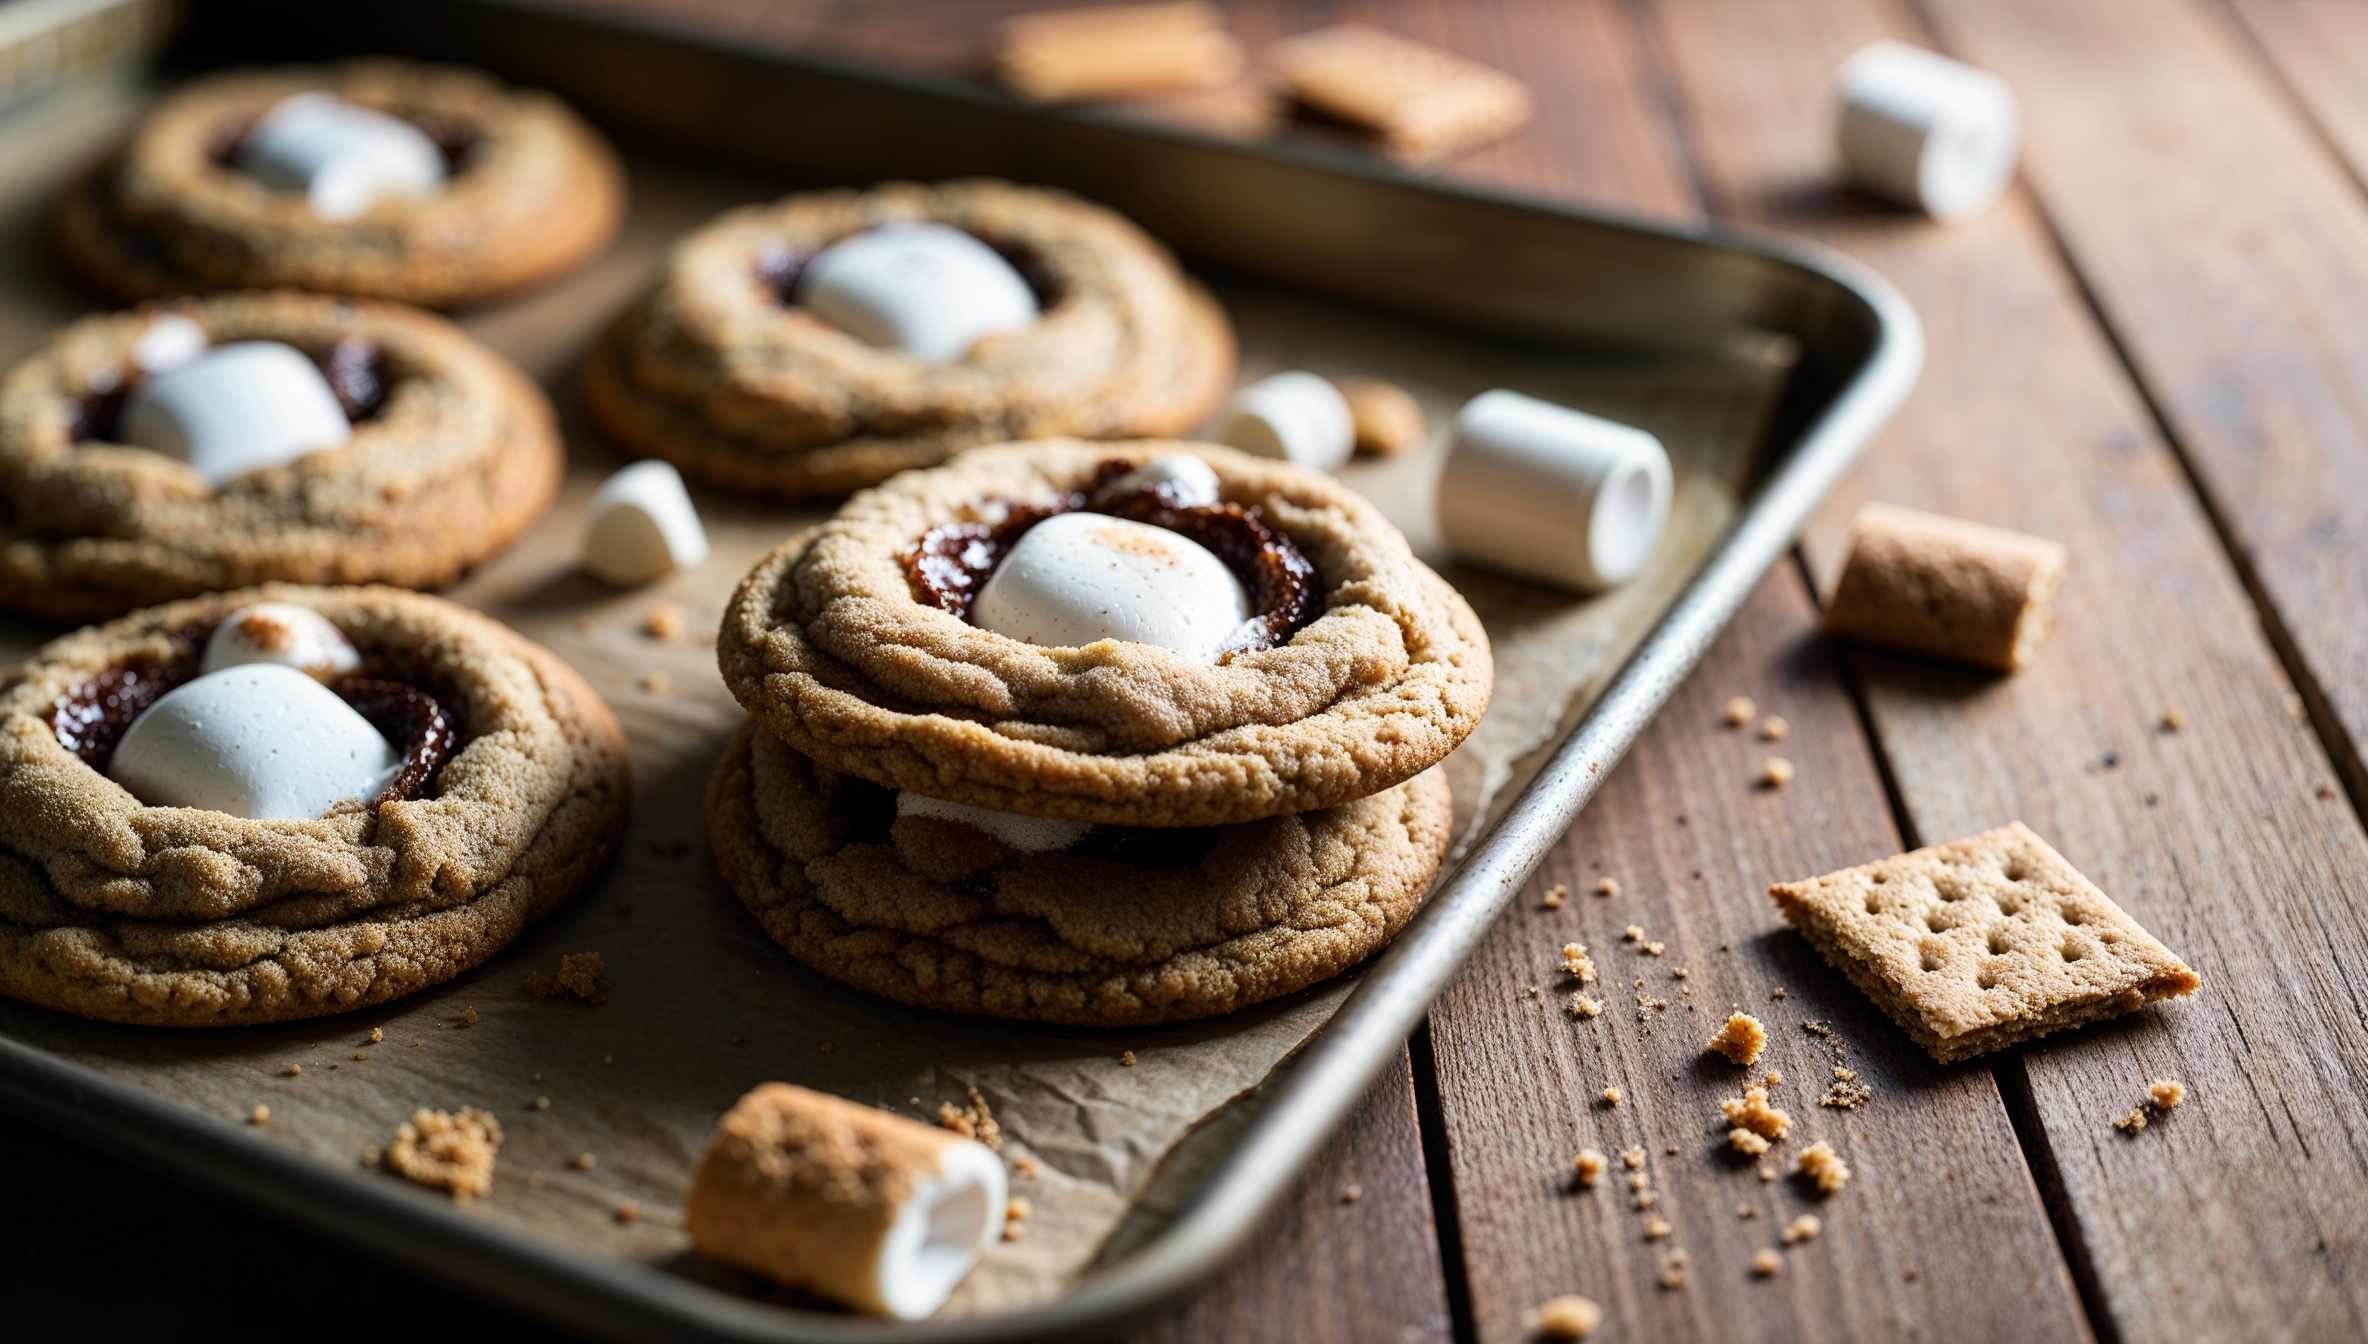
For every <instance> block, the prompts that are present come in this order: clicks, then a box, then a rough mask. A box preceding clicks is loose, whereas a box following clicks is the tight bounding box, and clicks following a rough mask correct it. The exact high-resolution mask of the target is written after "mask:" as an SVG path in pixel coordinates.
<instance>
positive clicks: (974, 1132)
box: [937, 1087, 1003, 1149]
mask: <svg viewBox="0 0 2368 1344" xmlns="http://www.w3.org/2000/svg"><path fill="white" fill-rule="evenodd" d="M937 1123H938V1125H939V1126H940V1127H942V1128H945V1129H950V1130H952V1131H954V1132H955V1133H956V1134H959V1135H961V1136H962V1137H963V1138H966V1139H976V1140H978V1141H979V1142H980V1143H983V1144H985V1145H987V1146H988V1147H989V1148H998V1149H999V1148H1001V1147H1002V1146H1003V1126H1001V1125H999V1124H997V1123H995V1113H994V1112H993V1111H991V1110H988V1109H987V1099H986V1098H985V1097H982V1096H980V1095H979V1094H978V1089H977V1088H975V1087H974V1088H971V1089H970V1104H969V1105H968V1106H956V1105H955V1104H954V1103H952V1102H950V1101H948V1102H943V1103H940V1104H939V1106H938V1108H937Z"/></svg>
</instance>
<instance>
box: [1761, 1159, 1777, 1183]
mask: <svg viewBox="0 0 2368 1344" xmlns="http://www.w3.org/2000/svg"><path fill="white" fill-rule="evenodd" d="M1759 1175H1760V1179H1761V1180H1763V1181H1772V1180H1775V1179H1776V1169H1775V1168H1774V1167H1771V1166H1769V1165H1768V1164H1767V1163H1765V1162H1763V1163H1761V1164H1760V1172H1759Z"/></svg>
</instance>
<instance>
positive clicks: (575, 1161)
mask: <svg viewBox="0 0 2368 1344" xmlns="http://www.w3.org/2000/svg"><path fill="white" fill-rule="evenodd" d="M567 1165H569V1166H571V1167H574V1168H575V1169H576V1170H578V1171H590V1170H592V1168H594V1167H596V1166H599V1165H600V1159H599V1158H597V1157H594V1156H592V1154H590V1153H578V1154H576V1155H575V1156H574V1157H571V1158H569V1159H567Z"/></svg>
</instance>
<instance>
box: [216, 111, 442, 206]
mask: <svg viewBox="0 0 2368 1344" xmlns="http://www.w3.org/2000/svg"><path fill="white" fill-rule="evenodd" d="M236 161H237V163H238V166H239V168H240V169H242V170H243V171H245V172H246V173H247V174H248V175H249V176H252V177H253V178H255V180H257V181H259V182H261V183H262V184H263V185H265V186H267V187H270V188H271V189H272V190H274V191H301V192H303V193H304V195H305V201H306V203H307V204H308V205H310V206H311V207H312V212H313V213H314V214H316V215H318V216H320V217H321V218H322V219H330V220H346V219H352V218H354V217H356V216H358V215H360V214H361V213H362V212H363V211H365V210H368V209H369V208H370V207H371V206H372V205H374V204H376V203H377V202H378V201H379V199H380V198H382V197H386V196H425V195H428V194H430V193H432V192H434V191H435V190H436V189H437V188H438V187H440V186H442V185H443V183H444V152H443V151H442V150H440V149H438V148H436V142H435V141H433V140H430V139H429V138H428V137H427V133H426V132H424V131H422V130H420V129H419V128H418V127H417V126H414V125H412V124H411V123H410V122H407V121H404V120H402V119H401V118H399V117H390V116H388V115H387V114H386V113H384V112H379V111H375V110H373V109H371V108H367V107H361V106H358V105H356V104H353V103H349V102H347V101H345V100H344V99H342V98H339V97H338V96H337V95H336V94H333V93H328V92H325V91H321V90H315V91H313V92H311V93H300V94H297V95H295V96H294V97H292V98H286V99H283V100H281V101H280V102H279V104H278V105H276V106H274V107H273V108H272V109H271V110H270V111H268V112H266V113H264V114H263V115H262V116H261V117H259V118H257V119H256V121H255V124H254V126H253V127H252V128H250V129H249V130H248V131H247V133H246V136H245V137H244V138H243V139H241V140H240V141H239V145H238V153H237V156H236Z"/></svg>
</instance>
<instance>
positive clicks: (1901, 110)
mask: <svg viewBox="0 0 2368 1344" xmlns="http://www.w3.org/2000/svg"><path fill="white" fill-rule="evenodd" d="M1834 84H1835V88H1836V90H1837V91H1838V92H1839V93H1840V95H1841V99H1842V117H1841V124H1840V128H1839V139H1840V143H1841V153H1842V163H1843V165H1844V167H1845V168H1847V169H1848V170H1849V173H1850V177H1851V180H1852V181H1854V182H1856V183H1857V184H1858V185H1859V186H1860V187H1862V188H1864V189H1865V190H1867V191H1870V192H1872V193H1874V194H1875V195H1878V196H1881V197H1884V198H1886V199H1888V200H1891V201H1895V202H1897V203H1899V204H1901V205H1905V206H1910V207H1913V208H1916V209H1920V210H1922V211H1924V212H1925V213H1926V214H1928V215H1930V216H1932V217H1933V218H1934V219H1939V220H1959V219H1966V218H1969V217H1971V216H1973V215H1976V214H1979V213H1980V212H1981V211H1982V210H1984V209H1986V208H1987V207H1988V206H1989V204H1990V203H1991V202H1992V201H1995V200H1997V199H1998V195H1999V193H2001V192H2003V191H2005V190H2006V185H2007V183H2008V182H2009V181H2011V180H2012V179H2013V177H2014V165H2015V159H2016V156H2017V155H2018V154H2019V153H2020V151H2021V148H2022V113H2021V111H2020V109H2019V108H2018V107H2017V106H2016V104H2015V97H2014V91H2013V90H2012V89H2009V88H2008V87H2007V86H2006V81H2004V80H2002V79H2000V78H1998V77H1997V76H1996V75H1993V74H1991V73H1989V72H1988V71H1986V70H1977V69H1975V68H1974V67H1972V66H1970V65H1966V64H1965V63H1963V62H1962V61H1952V60H1950V59H1949V58H1948V57H1946V56H1942V55H1938V54H1936V53H1934V52H1929V51H1925V50H1923V49H1922V48H1919V47H1911V46H1909V45H1907V44H1906V43H1904V42H1875V43H1870V44H1869V45H1867V46H1864V47H1861V48H1859V49H1858V51H1857V52H1856V53H1855V54H1854V55H1852V56H1851V57H1850V59H1848V60H1846V61H1844V62H1842V67H1841V69H1840V70H1839V71H1837V72H1836V73H1835V75H1834Z"/></svg>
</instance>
